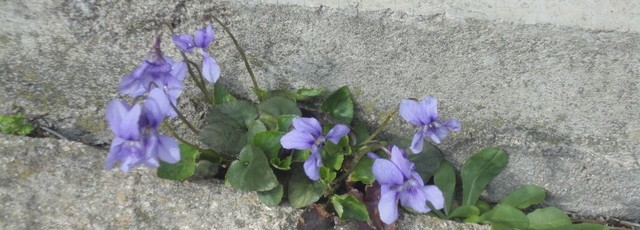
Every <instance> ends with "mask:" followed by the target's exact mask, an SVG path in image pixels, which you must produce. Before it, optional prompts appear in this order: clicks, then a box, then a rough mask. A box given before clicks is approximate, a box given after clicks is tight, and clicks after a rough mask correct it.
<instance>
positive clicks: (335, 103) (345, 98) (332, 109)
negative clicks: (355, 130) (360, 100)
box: [320, 86, 354, 125]
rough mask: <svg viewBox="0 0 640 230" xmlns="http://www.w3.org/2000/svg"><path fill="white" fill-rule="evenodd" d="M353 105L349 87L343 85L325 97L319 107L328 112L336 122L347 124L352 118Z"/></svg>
mask: <svg viewBox="0 0 640 230" xmlns="http://www.w3.org/2000/svg"><path fill="white" fill-rule="evenodd" d="M353 107H354V105H353V99H352V98H351V92H350V91H349V87H347V86H343V87H342V88H340V89H338V90H336V91H335V92H334V93H333V94H331V95H330V96H329V97H327V99H326V100H325V101H324V103H322V106H321V107H320V109H321V110H322V111H323V112H325V113H328V114H329V115H330V116H331V117H332V118H333V119H334V120H336V121H337V122H338V123H342V124H346V125H349V124H351V121H352V120H353V114H354V109H353Z"/></svg>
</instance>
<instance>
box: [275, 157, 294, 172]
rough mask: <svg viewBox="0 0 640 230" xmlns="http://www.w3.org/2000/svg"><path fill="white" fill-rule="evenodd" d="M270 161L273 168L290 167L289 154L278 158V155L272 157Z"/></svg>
mask: <svg viewBox="0 0 640 230" xmlns="http://www.w3.org/2000/svg"><path fill="white" fill-rule="evenodd" d="M270 162H271V165H272V166H273V167H274V168H277V169H280V170H284V171H287V170H290V169H291V155H289V156H287V157H285V158H284V159H280V158H278V157H276V158H272V159H271V160H270Z"/></svg>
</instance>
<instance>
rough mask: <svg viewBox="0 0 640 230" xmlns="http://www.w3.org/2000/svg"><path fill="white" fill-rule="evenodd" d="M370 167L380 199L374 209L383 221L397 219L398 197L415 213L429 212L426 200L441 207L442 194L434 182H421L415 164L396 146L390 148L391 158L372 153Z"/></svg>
mask: <svg viewBox="0 0 640 230" xmlns="http://www.w3.org/2000/svg"><path fill="white" fill-rule="evenodd" d="M369 156H370V157H372V158H374V159H375V161H374V162H373V166H371V170H372V171H373V175H374V176H375V177H376V180H377V181H378V183H380V201H379V202H378V211H379V212H380V219H381V220H382V222H384V223H385V224H391V223H393V222H395V221H396V220H397V219H398V201H400V204H401V205H402V206H403V207H405V208H410V209H411V210H413V211H415V212H418V213H427V212H430V211H431V209H429V206H427V203H426V202H427V201H429V202H430V203H431V205H433V207H434V208H435V209H442V208H444V196H443V195H442V191H440V189H439V188H438V187H436V186H435V185H426V186H425V185H424V181H423V180H422V178H421V177H420V175H419V174H418V173H417V172H416V171H415V167H414V166H415V165H414V164H413V163H412V162H411V161H409V160H408V159H407V156H406V154H405V153H404V151H403V150H401V149H400V148H398V147H396V146H393V147H392V148H391V158H390V159H388V160H387V159H383V158H380V157H378V156H377V155H375V154H373V153H369Z"/></svg>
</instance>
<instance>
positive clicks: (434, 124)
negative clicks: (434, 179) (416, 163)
mask: <svg viewBox="0 0 640 230" xmlns="http://www.w3.org/2000/svg"><path fill="white" fill-rule="evenodd" d="M400 116H402V118H404V119H405V120H406V121H408V122H409V123H411V124H414V125H417V126H420V130H418V132H416V134H415V135H413V140H412V141H411V148H410V149H411V151H412V152H413V153H419V152H422V148H423V147H424V141H423V140H424V138H426V137H429V138H431V140H433V142H435V143H436V144H439V143H440V140H442V139H444V138H445V137H446V136H447V134H449V132H451V131H456V132H457V131H460V122H459V121H458V120H457V119H449V120H447V121H446V122H444V123H440V121H439V120H438V101H437V100H436V99H435V98H433V97H426V98H424V99H423V100H422V101H421V102H417V101H414V100H403V101H402V103H400Z"/></svg>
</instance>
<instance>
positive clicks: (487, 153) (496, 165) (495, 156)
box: [461, 148, 509, 205]
mask: <svg viewBox="0 0 640 230" xmlns="http://www.w3.org/2000/svg"><path fill="white" fill-rule="evenodd" d="M508 161H509V159H508V156H507V153H505V152H504V151H503V150H501V149H498V148H485V149H483V150H480V151H479V152H477V153H476V154H474V155H473V156H471V157H470V158H469V159H467V161H466V162H465V163H464V165H463V166H462V173H461V174H462V204H463V205H474V204H475V203H476V201H478V198H479V197H480V193H482V191H483V190H484V189H485V188H486V186H487V184H489V182H491V180H492V179H493V178H494V177H496V176H497V175H498V174H499V173H500V172H502V170H503V169H504V168H505V167H506V166H507V163H508Z"/></svg>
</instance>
